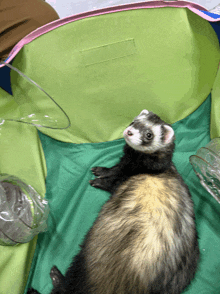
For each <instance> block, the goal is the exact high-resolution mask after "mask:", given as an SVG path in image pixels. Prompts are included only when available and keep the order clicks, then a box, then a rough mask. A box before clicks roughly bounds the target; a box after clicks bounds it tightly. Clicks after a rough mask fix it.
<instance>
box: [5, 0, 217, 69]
mask: <svg viewBox="0 0 220 294" xmlns="http://www.w3.org/2000/svg"><path fill="white" fill-rule="evenodd" d="M163 7H175V8H188V9H189V10H191V11H192V12H194V13H195V14H197V15H199V16H201V17H202V18H204V19H206V20H208V21H218V20H220V18H219V19H213V18H211V17H210V16H208V15H206V14H204V13H203V12H202V11H200V10H204V11H207V9H206V8H204V7H202V6H200V5H198V4H195V3H191V2H187V1H147V2H140V3H132V4H125V5H119V6H113V7H108V8H103V9H99V10H93V11H89V12H84V13H80V14H76V15H72V16H67V17H65V18H62V19H58V20H55V21H53V22H50V23H48V24H46V25H44V26H42V27H40V28H38V29H36V30H34V31H33V32H31V33H30V34H28V35H27V36H25V37H24V38H23V39H21V40H20V41H19V42H18V43H17V44H16V45H15V47H14V48H13V49H12V51H11V52H10V54H9V56H8V58H7V59H6V60H5V62H6V63H9V62H10V61H11V60H12V59H13V58H14V57H15V56H16V55H17V53H18V52H19V51H20V50H21V48H22V47H23V46H24V45H25V44H28V43H30V42H31V41H33V40H34V39H36V38H38V37H39V36H41V35H43V34H46V33H48V32H50V31H52V30H54V29H56V28H58V27H60V26H63V25H65V24H68V23H70V22H73V21H77V20H80V19H84V18H87V17H93V16H98V15H103V14H109V13H114V12H120V11H126V10H135V9H146V8H163ZM3 66H4V65H3V64H0V67H3Z"/></svg>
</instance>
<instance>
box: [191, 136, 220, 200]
mask: <svg viewBox="0 0 220 294" xmlns="http://www.w3.org/2000/svg"><path fill="white" fill-rule="evenodd" d="M189 160H190V163H191V164H192V166H193V169H194V171H195V173H196V175H197V176H198V178H199V179H200V183H201V184H202V186H203V187H204V188H205V189H206V190H207V191H208V192H209V193H210V194H211V195H212V196H213V197H214V198H215V200H216V201H217V202H218V203H220V138H215V139H213V140H212V141H211V142H209V143H208V144H207V145H206V146H205V147H202V148H200V149H199V150H198V151H197V153H196V155H192V156H190V159H189Z"/></svg>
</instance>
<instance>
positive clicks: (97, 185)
mask: <svg viewBox="0 0 220 294" xmlns="http://www.w3.org/2000/svg"><path fill="white" fill-rule="evenodd" d="M89 183H90V185H91V186H92V187H94V188H99V189H103V188H105V186H104V185H103V180H102V179H99V178H96V179H94V180H91V181H89Z"/></svg>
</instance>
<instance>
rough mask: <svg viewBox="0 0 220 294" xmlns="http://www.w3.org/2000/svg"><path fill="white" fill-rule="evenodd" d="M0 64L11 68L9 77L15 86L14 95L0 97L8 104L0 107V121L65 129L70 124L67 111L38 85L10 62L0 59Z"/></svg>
mask: <svg viewBox="0 0 220 294" xmlns="http://www.w3.org/2000/svg"><path fill="white" fill-rule="evenodd" d="M1 65H3V66H6V67H8V68H10V69H11V77H12V76H13V77H14V81H16V85H17V86H16V95H12V96H11V95H9V94H7V93H5V97H4V95H3V97H1V99H4V100H5V101H7V102H8V103H9V104H8V105H5V106H4V107H1V109H0V121H4V120H8V121H16V122H20V123H26V124H31V125H33V126H36V127H44V128H49V129H67V128H68V127H69V126H70V119H69V117H68V115H67V113H66V112H65V111H64V110H63V108H62V107H61V106H60V105H59V104H57V103H56V101H55V100H54V99H53V98H52V97H51V96H50V95H49V94H48V93H47V92H46V91H45V90H44V89H43V88H42V87H41V86H40V85H38V84H37V83H36V82H35V81H33V80H32V79H30V78H29V77H27V76H26V75H25V74H24V73H22V72H21V71H20V70H19V69H17V68H16V67H14V66H12V65H11V64H8V63H6V62H4V61H0V67H1ZM13 102H14V103H13Z"/></svg>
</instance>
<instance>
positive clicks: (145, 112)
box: [139, 109, 149, 115]
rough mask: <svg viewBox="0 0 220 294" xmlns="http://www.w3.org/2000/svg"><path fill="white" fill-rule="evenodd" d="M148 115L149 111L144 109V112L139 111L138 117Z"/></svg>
mask: <svg viewBox="0 0 220 294" xmlns="http://www.w3.org/2000/svg"><path fill="white" fill-rule="evenodd" d="M148 113H149V111H148V110H147V109H144V110H142V111H141V113H140V114H139V115H142V114H148Z"/></svg>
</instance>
